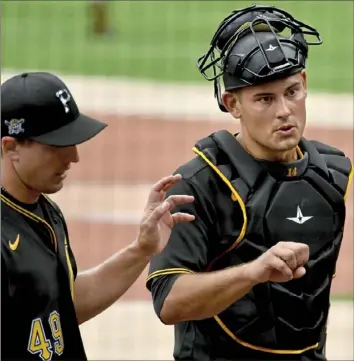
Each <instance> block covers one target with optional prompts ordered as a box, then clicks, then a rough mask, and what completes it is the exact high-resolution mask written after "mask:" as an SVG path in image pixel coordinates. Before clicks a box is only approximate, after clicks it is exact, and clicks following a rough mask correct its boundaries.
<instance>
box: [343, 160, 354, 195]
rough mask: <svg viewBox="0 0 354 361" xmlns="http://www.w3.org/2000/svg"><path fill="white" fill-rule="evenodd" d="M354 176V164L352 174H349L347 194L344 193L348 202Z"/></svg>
mask: <svg viewBox="0 0 354 361" xmlns="http://www.w3.org/2000/svg"><path fill="white" fill-rule="evenodd" d="M353 174H354V164H352V168H351V170H350V173H349V179H348V184H347V188H346V189H345V193H344V200H345V201H346V200H347V197H348V193H349V188H350V185H351V183H352V181H353Z"/></svg>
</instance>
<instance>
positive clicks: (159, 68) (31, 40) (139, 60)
mask: <svg viewBox="0 0 354 361" xmlns="http://www.w3.org/2000/svg"><path fill="white" fill-rule="evenodd" d="M251 4H252V2H251V1H110V2H109V4H108V5H109V19H110V20H109V21H110V24H111V25H112V26H113V28H114V30H115V34H114V35H113V36H111V37H110V36H107V37H103V38H102V37H95V36H91V35H90V33H89V27H90V24H89V21H90V20H89V19H90V15H89V1H48V0H44V1H11V0H5V1H3V2H2V67H3V69H4V68H11V69H16V68H20V69H38V68H41V69H44V68H45V69H52V70H58V71H61V72H63V73H73V74H90V75H107V76H112V75H117V76H125V77H135V78H145V79H153V80H158V81H180V82H184V81H189V82H203V81H205V80H204V78H203V77H202V76H201V74H200V73H199V72H198V71H197V68H196V65H195V64H196V59H197V57H198V56H199V55H201V54H202V53H203V52H205V51H206V50H207V48H208V45H209V42H210V39H211V37H212V35H213V33H214V31H215V29H216V27H217V26H218V24H219V23H220V21H221V20H222V19H223V18H224V17H225V16H226V15H228V13H229V12H230V11H231V10H233V9H235V8H240V7H244V6H248V5H251ZM257 4H259V5H260V4H263V5H265V4H268V5H269V4H274V2H268V1H263V2H261V3H257ZM353 4H354V3H353V1H323V2H320V1H276V5H277V6H279V7H282V8H284V9H285V10H289V11H291V12H292V14H293V15H294V16H295V17H299V18H300V19H301V20H302V21H304V22H306V23H308V24H310V25H312V26H314V27H315V28H316V29H317V30H318V31H319V32H320V34H321V36H322V38H323V40H324V43H323V45H321V46H319V47H318V46H312V47H310V57H309V61H308V72H309V79H308V80H309V86H310V88H311V89H312V90H314V91H333V92H352V91H353V53H354V49H353V43H354V39H353V33H354V29H353V11H354V6H353Z"/></svg>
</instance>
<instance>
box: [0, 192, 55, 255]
mask: <svg viewBox="0 0 354 361" xmlns="http://www.w3.org/2000/svg"><path fill="white" fill-rule="evenodd" d="M1 200H2V201H3V202H4V203H5V204H7V205H8V206H9V207H11V208H13V209H14V210H15V211H17V212H19V213H21V214H23V215H25V216H26V217H28V218H30V219H32V220H33V221H36V222H40V223H43V224H44V225H45V226H46V227H47V228H48V229H49V233H50V238H51V241H52V243H53V244H54V249H55V252H57V250H58V242H57V237H56V235H55V232H54V230H53V228H52V227H51V225H50V224H49V223H47V222H46V221H45V220H44V219H42V218H41V217H38V216H37V215H35V214H34V213H31V212H29V211H27V209H24V208H22V207H20V206H19V205H17V204H15V203H13V202H12V201H10V200H9V199H8V198H6V197H5V196H4V195H2V194H1Z"/></svg>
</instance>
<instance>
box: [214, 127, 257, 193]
mask: <svg viewBox="0 0 354 361" xmlns="http://www.w3.org/2000/svg"><path fill="white" fill-rule="evenodd" d="M212 137H213V138H214V140H215V141H216V143H217V144H218V146H219V148H220V149H221V150H222V151H223V152H224V153H225V154H227V157H228V159H229V161H230V162H231V164H232V165H233V166H234V167H235V168H236V169H237V173H238V174H239V175H240V177H241V178H242V179H243V181H244V182H245V183H246V184H247V185H248V187H249V188H251V189H252V188H253V187H254V185H255V183H256V181H257V179H258V177H259V175H260V173H261V172H262V170H263V168H262V167H260V166H259V164H258V163H257V162H256V161H255V160H254V159H253V158H252V157H251V156H250V155H249V154H248V153H247V152H246V151H245V150H244V148H243V147H242V146H241V144H240V143H239V142H238V141H237V140H236V139H235V137H234V135H232V134H231V133H230V132H228V131H227V130H221V131H219V132H216V133H214V134H213V135H212Z"/></svg>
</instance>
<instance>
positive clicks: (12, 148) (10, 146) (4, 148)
mask: <svg viewBox="0 0 354 361" xmlns="http://www.w3.org/2000/svg"><path fill="white" fill-rule="evenodd" d="M1 152H2V155H5V154H8V155H9V156H11V157H12V158H13V157H17V156H18V143H17V141H16V139H15V138H12V137H3V138H1Z"/></svg>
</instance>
